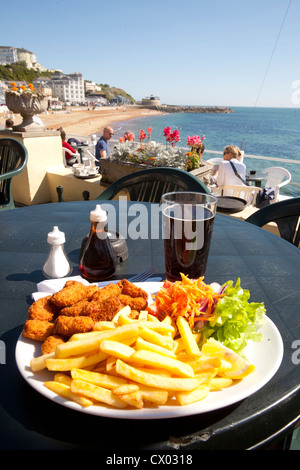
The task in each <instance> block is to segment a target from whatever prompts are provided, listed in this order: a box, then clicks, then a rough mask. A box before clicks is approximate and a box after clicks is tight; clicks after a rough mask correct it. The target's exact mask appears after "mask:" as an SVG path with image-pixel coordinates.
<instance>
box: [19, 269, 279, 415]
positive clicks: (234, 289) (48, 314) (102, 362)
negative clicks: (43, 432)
mask: <svg viewBox="0 0 300 470" xmlns="http://www.w3.org/2000/svg"><path fill="white" fill-rule="evenodd" d="M195 292H197V293H198V294H199V295H200V296H201V299H200V298H198V299H197V302H195ZM44 294H45V296H44V297H40V298H38V300H36V301H34V302H33V304H32V306H31V307H30V308H29V311H28V320H27V321H26V323H25V325H24V328H23V332H22V334H21V335H20V337H19V339H18V342H17V345H16V353H15V354H16V362H17V366H18V369H19V371H20V373H21V375H22V376H23V377H24V379H25V380H26V382H27V383H28V384H29V385H30V386H31V387H32V388H34V389H35V390H36V391H38V392H39V393H40V394H41V395H43V396H44V397H46V398H47V399H49V400H52V401H54V402H56V403H58V404H60V405H62V406H66V407H68V408H71V409H73V410H76V411H79V412H83V413H88V414H92V415H97V416H102V417H110V418H119V419H166V418H176V417H181V416H190V415H196V414H201V413H206V412H209V411H214V410H217V409H220V408H224V407H226V406H229V405H232V404H234V403H237V402H239V401H241V400H243V399H245V398H247V397H249V396H250V395H252V394H253V393H255V392H256V391H258V390H259V389H261V388H262V387H263V386H264V385H265V384H266V383H267V382H268V381H269V380H270V379H271V378H272V377H273V376H274V375H275V373H276V372H277V370H278V368H279V367H280V364H281V361H282V357H283V343H282V339H281V336H280V333H279V331H278V329H277V327H276V325H275V324H274V323H273V322H272V321H271V319H270V318H268V317H267V315H266V312H265V309H264V305H263V304H260V303H254V302H250V301H249V292H248V291H247V290H246V289H243V288H242V287H241V285H240V281H239V280H238V281H237V282H236V284H235V285H234V284H233V283H232V281H229V282H228V283H226V285H223V286H219V285H218V284H212V285H209V286H208V285H206V284H205V283H204V281H203V280H202V279H200V280H196V281H195V280H193V281H191V280H189V279H188V278H186V277H184V278H183V279H182V281H181V282H179V281H178V283H177V284H176V283H168V282H144V283H137V284H131V283H130V282H129V281H127V280H125V279H124V280H122V281H118V282H112V283H108V284H107V285H105V286H103V287H99V286H97V285H88V286H87V285H84V284H81V283H80V282H79V283H78V282H77V281H67V282H66V283H65V285H64V287H63V288H62V289H60V290H59V291H57V292H55V293H51V294H47V293H44ZM237 298H239V300H238V301H236V305H237V306H238V305H241V304H242V305H243V307H244V308H243V311H246V312H248V313H246V316H247V315H249V319H250V318H251V322H250V323H251V325H250V324H249V321H246V319H245V321H244V327H241V331H240V332H239V334H237V335H236V334H235V333H234V331H236V330H237V329H236V328H231V326H230V323H231V321H234V316H235V312H233V313H232V309H231V313H230V315H229V313H228V308H229V304H231V305H232V300H235V299H237ZM184 299H185V300H184ZM187 299H191V300H190V301H186V300H187ZM238 309H239V307H237V308H236V310H237V312H236V315H238ZM163 312H165V313H163ZM225 324H226V326H225ZM231 330H232V331H231ZM242 330H243V331H242ZM224 331H227V332H228V335H227V337H225V338H224ZM230 331H231V333H230ZM246 331H247V333H246ZM221 339H222V341H221Z"/></svg>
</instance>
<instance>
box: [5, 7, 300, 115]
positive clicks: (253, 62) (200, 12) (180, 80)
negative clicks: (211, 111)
mask: <svg viewBox="0 0 300 470" xmlns="http://www.w3.org/2000/svg"><path fill="white" fill-rule="evenodd" d="M0 11H1V20H2V21H1V28H0V37H1V40H0V45H5V46H7V45H11V46H15V47H24V48H25V49H28V50H30V51H32V52H34V53H35V54H36V56H37V60H38V62H40V63H41V64H42V65H44V66H45V67H48V68H56V69H60V70H62V71H63V72H64V73H72V72H81V73H82V74H83V76H84V78H85V79H87V80H92V81H95V82H96V83H108V84H109V85H111V86H116V87H120V88H123V89H124V90H126V91H127V92H128V93H130V94H131V95H132V96H133V97H134V98H135V99H136V100H140V99H142V98H143V97H146V96H149V95H150V94H154V95H156V96H159V97H160V99H161V102H162V103H167V104H187V105H207V106H213V105H223V106H226V105H228V106H254V105H257V106H275V107H277V106H283V107H299V106H300V61H299V50H300V49H299V47H300V27H299V18H300V1H299V0H292V1H290V0H251V1H248V0H185V1H184V0H173V1H171V0H151V1H148V2H147V1H146V2H142V1H141V0H127V1H124V0H111V1H110V2H109V1H102V0H85V1H82V0H80V1H79V0H52V1H44V0H39V1H38V0H31V1H30V2H23V1H22V2H21V1H20V0H14V2H12V3H10V2H2V5H1V10H0ZM286 13H287V15H286ZM285 15H286V18H285ZM284 18H285V22H284V24H283V26H282V22H283V20H284ZM6 19H7V20H9V21H6ZM280 30H281V33H280V36H279V38H278V35H279V32H280ZM277 39H278V42H277ZM275 44H277V45H276V48H275V50H274V47H275ZM271 59H272V60H271ZM293 86H294V88H293ZM298 90H299V92H298Z"/></svg>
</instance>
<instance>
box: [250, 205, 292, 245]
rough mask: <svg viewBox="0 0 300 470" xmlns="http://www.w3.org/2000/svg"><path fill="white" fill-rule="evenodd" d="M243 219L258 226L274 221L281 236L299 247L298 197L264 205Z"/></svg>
mask: <svg viewBox="0 0 300 470" xmlns="http://www.w3.org/2000/svg"><path fill="white" fill-rule="evenodd" d="M245 221H246V222H249V223H250V224H253V225H257V226H258V227H263V226H264V225H266V224H268V223H270V222H275V224H276V225H277V227H278V230H279V233H280V236H281V238H284V239H285V240H287V241H288V242H289V243H292V244H293V245H295V246H296V247H298V248H300V197H295V198H291V199H286V200H284V201H279V202H275V203H274V204H271V205H269V206H265V207H263V208H262V209H260V210H258V211H256V212H255V213H254V214H252V215H251V216H250V217H248V218H247V219H245Z"/></svg>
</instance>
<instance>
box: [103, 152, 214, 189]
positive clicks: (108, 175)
mask: <svg viewBox="0 0 300 470" xmlns="http://www.w3.org/2000/svg"><path fill="white" fill-rule="evenodd" d="M148 168H153V167H152V166H150V165H145V164H134V163H128V162H120V161H116V160H113V161H112V160H110V159H109V158H107V159H103V160H101V172H102V179H101V182H102V183H106V184H112V183H114V182H115V181H117V180H118V179H120V178H122V177H123V176H126V175H129V174H130V173H134V172H136V171H141V170H146V169H148ZM212 169H213V165H211V164H210V163H207V162H203V166H201V167H200V168H197V169H196V170H192V171H190V172H189V173H191V174H193V175H195V176H196V177H197V178H199V179H200V180H201V181H203V182H204V183H205V184H207V182H208V181H207V177H208V176H209V175H210V174H211V171H212Z"/></svg>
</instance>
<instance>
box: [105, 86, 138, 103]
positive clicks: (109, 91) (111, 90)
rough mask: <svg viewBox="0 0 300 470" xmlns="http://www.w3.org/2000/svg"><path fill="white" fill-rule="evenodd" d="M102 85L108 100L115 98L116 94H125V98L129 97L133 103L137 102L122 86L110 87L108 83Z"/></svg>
mask: <svg viewBox="0 0 300 470" xmlns="http://www.w3.org/2000/svg"><path fill="white" fill-rule="evenodd" d="M99 86H101V90H102V91H103V93H105V97H106V99H108V100H111V99H112V98H115V97H116V96H124V98H127V99H128V100H129V101H130V102H131V103H132V104H134V103H135V99H134V98H133V97H132V96H131V95H129V94H128V93H126V91H124V90H123V89H122V88H116V87H110V86H109V85H108V84H107V83H105V84H103V83H101V84H99Z"/></svg>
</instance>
